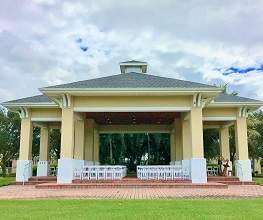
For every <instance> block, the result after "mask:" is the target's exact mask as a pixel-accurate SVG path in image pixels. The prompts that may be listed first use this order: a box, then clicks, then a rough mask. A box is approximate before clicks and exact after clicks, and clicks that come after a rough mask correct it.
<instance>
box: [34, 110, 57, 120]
mask: <svg viewBox="0 0 263 220" xmlns="http://www.w3.org/2000/svg"><path fill="white" fill-rule="evenodd" d="M31 111H32V118H61V114H62V110H61V108H32V109H31Z"/></svg>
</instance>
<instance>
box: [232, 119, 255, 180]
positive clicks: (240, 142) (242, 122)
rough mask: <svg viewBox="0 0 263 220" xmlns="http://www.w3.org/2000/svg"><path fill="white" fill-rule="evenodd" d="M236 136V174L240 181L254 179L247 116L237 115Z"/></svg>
mask: <svg viewBox="0 0 263 220" xmlns="http://www.w3.org/2000/svg"><path fill="white" fill-rule="evenodd" d="M235 137H236V154H237V160H236V164H235V166H236V175H237V177H239V179H240V181H252V172H251V161H250V160H249V157H248V142H247V121H246V117H245V116H240V115H238V116H237V119H236V123H235Z"/></svg>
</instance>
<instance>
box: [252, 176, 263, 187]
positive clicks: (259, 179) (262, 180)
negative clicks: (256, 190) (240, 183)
mask: <svg viewBox="0 0 263 220" xmlns="http://www.w3.org/2000/svg"><path fill="white" fill-rule="evenodd" d="M253 181H255V182H256V183H257V184H258V185H263V177H253Z"/></svg>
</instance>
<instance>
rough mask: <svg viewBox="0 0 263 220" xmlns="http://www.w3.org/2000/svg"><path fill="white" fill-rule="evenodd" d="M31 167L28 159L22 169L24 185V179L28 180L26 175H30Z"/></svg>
mask: <svg viewBox="0 0 263 220" xmlns="http://www.w3.org/2000/svg"><path fill="white" fill-rule="evenodd" d="M30 169H32V161H29V162H28V163H26V164H25V166H24V170H23V185H25V182H26V180H28V177H29V176H31V172H32V171H31V170H30Z"/></svg>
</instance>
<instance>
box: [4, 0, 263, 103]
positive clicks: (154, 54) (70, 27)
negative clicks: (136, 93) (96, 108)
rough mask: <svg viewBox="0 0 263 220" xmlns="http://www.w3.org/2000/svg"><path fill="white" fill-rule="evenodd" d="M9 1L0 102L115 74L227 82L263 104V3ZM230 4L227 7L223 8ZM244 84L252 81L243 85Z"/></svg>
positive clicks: (5, 4)
mask: <svg viewBox="0 0 263 220" xmlns="http://www.w3.org/2000/svg"><path fill="white" fill-rule="evenodd" d="M248 4H249V2H248V1H235V0H234V1H231V2H229V1H227V0H222V1H204V0H197V1H196V0H189V1H172V0H170V1H169V0H164V1H155V2H153V1H150V0H141V1H107V0H96V1H95V0H88V1H84V0H76V1H74V2H73V1H69V0H68V1H60V2H58V1H54V0H48V1H46V0H45V1H43V0H33V1H29V0H25V1H20V0H14V1H12V2H11V1H2V2H1V3H0V79H1V80H0V102H1V101H6V100H8V99H13V98H20V97H24V96H30V95H34V94H36V93H38V91H37V88H39V87H43V86H48V85H53V84H58V83H65V82H71V81H75V80H83V79H90V78H94V77H99V76H107V75H111V74H116V73H119V67H118V63H119V62H121V61H124V60H127V59H139V60H143V61H147V62H148V63H149V68H148V69H149V73H150V74H155V75H162V76H169V77H175V78H180V79H186V80H192V81H199V82H203V83H210V84H213V83H229V85H230V89H232V90H238V91H239V94H240V95H244V96H248V97H252V98H258V99H262V100H263V91H262V88H261V87H262V86H260V84H262V83H263V78H262V77H263V74H262V69H260V68H261V67H262V66H261V64H262V63H263V44H262V39H263V29H262V28H260V27H262V26H263V15H262V12H261V9H262V7H263V2H262V1H257V0H256V1H253V5H251V4H249V5H248ZM226 6H227V7H226ZM248 82H249V84H248Z"/></svg>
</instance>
